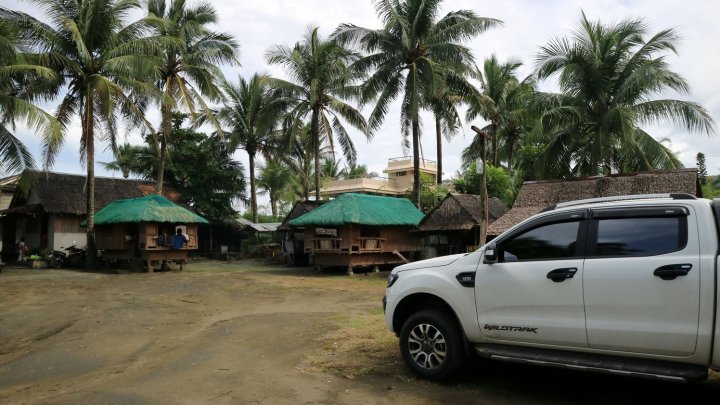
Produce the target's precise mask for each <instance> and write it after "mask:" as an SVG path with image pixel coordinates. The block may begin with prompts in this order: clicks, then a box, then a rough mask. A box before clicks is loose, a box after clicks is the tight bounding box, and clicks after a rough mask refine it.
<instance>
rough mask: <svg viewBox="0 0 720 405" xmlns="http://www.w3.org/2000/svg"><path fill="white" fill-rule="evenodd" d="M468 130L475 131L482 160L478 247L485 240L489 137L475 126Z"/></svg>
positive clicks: (480, 169) (479, 169)
mask: <svg viewBox="0 0 720 405" xmlns="http://www.w3.org/2000/svg"><path fill="white" fill-rule="evenodd" d="M470 129H472V130H473V131H475V132H476V133H477V134H478V135H479V136H480V159H482V164H481V166H480V167H478V168H477V169H478V171H479V172H480V204H481V205H482V207H481V208H482V213H483V214H482V221H481V223H480V245H484V244H485V239H486V238H487V227H488V196H487V177H486V176H487V170H485V169H486V163H485V162H486V161H487V147H486V146H485V143H486V140H487V138H488V137H489V135H488V134H487V133H486V132H485V131H483V130H481V129H480V128H478V127H476V126H475V125H473V126H471V127H470Z"/></svg>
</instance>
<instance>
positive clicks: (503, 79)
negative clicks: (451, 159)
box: [463, 55, 535, 169]
mask: <svg viewBox="0 0 720 405" xmlns="http://www.w3.org/2000/svg"><path fill="white" fill-rule="evenodd" d="M520 66H521V63H519V62H507V63H502V64H501V63H499V62H498V60H497V58H496V57H495V55H493V56H491V57H490V58H488V59H486V60H485V63H484V64H483V70H482V71H481V70H477V71H476V72H475V74H474V76H475V77H477V78H478V80H479V81H480V91H479V92H478V93H476V94H474V95H472V96H471V97H470V98H468V100H467V101H468V109H467V114H466V117H467V119H468V121H470V120H474V119H476V118H477V117H482V118H483V119H485V120H486V121H488V122H489V123H488V125H487V126H486V127H484V128H482V130H483V131H484V132H486V133H488V134H490V135H491V136H492V137H493V139H492V145H491V154H490V156H491V158H492V162H490V163H492V165H493V166H495V167H499V166H500V161H501V155H504V158H505V161H506V162H507V168H508V169H513V155H514V152H515V149H516V146H517V143H518V141H519V140H520V137H521V136H522V135H523V134H524V133H525V132H527V130H528V126H529V125H530V123H531V119H532V116H531V104H532V101H533V95H534V92H535V83H534V81H533V78H532V77H528V78H526V79H525V80H523V81H522V82H521V81H519V80H518V79H517V78H516V76H515V75H516V71H517V69H518V68H519V67H520ZM478 137H479V135H476V136H475V138H474V139H473V141H472V143H471V144H470V146H468V147H467V148H466V149H465V150H464V151H463V163H464V165H468V164H469V163H471V162H473V161H475V159H477V158H478V157H479V156H478V149H479V146H478V145H479V142H480V139H479V138H478ZM502 145H504V149H505V150H504V151H501V150H500V146H502ZM488 160H489V159H488Z"/></svg>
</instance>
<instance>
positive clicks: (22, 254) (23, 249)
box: [15, 236, 28, 263]
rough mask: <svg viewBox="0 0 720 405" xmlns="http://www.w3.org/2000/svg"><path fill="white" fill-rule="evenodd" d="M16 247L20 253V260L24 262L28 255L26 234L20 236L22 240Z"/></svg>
mask: <svg viewBox="0 0 720 405" xmlns="http://www.w3.org/2000/svg"><path fill="white" fill-rule="evenodd" d="M15 249H16V250H17V254H18V262H19V263H24V262H25V260H26V257H25V256H26V255H27V252H28V247H27V245H26V244H25V237H24V236H22V237H20V242H18V243H17V246H16V247H15Z"/></svg>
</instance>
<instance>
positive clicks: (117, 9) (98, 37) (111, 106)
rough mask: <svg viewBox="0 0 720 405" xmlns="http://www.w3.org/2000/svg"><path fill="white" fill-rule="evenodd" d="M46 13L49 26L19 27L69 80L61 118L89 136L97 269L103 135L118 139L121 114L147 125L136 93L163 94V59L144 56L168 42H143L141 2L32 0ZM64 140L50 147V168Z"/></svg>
mask: <svg viewBox="0 0 720 405" xmlns="http://www.w3.org/2000/svg"><path fill="white" fill-rule="evenodd" d="M31 1H32V2H33V3H35V4H37V5H38V8H39V9H41V10H43V12H44V17H45V19H46V20H47V21H48V22H49V23H45V22H41V21H39V20H37V19H35V18H33V17H31V16H29V15H27V14H24V13H15V15H16V16H15V18H14V19H13V21H12V24H13V27H14V28H15V29H17V30H18V32H19V33H20V35H21V36H22V38H23V39H24V41H25V42H26V43H27V44H28V46H30V47H31V48H32V49H34V50H35V51H36V52H41V53H43V54H42V56H41V57H40V59H41V60H42V61H43V62H45V63H46V64H47V66H48V67H50V68H52V69H54V70H55V71H56V72H57V74H58V77H60V78H61V79H62V80H61V81H59V82H58V83H57V86H56V87H55V91H56V94H57V93H59V92H60V91H63V92H64V97H63V99H62V101H61V102H60V105H59V106H58V108H57V111H56V113H55V117H56V119H57V120H58V121H59V122H60V124H61V125H62V127H63V128H65V127H67V125H68V124H69V123H70V121H71V119H72V117H73V116H74V115H76V114H78V115H79V116H80V119H81V126H82V134H81V140H80V157H81V161H84V162H85V164H86V166H87V203H86V208H87V228H86V232H87V245H88V253H89V254H88V261H87V265H88V267H92V266H94V264H95V257H96V250H95V221H94V219H95V137H96V130H98V129H104V131H103V132H104V136H105V137H106V138H108V139H110V141H111V142H114V140H115V135H116V125H117V120H118V115H119V113H121V114H122V115H123V116H131V117H135V119H136V120H138V121H142V120H143V118H142V117H143V114H142V113H143V112H142V111H141V110H140V107H139V106H138V104H136V103H135V102H134V101H135V100H134V99H132V98H131V97H129V95H128V94H129V91H130V90H135V91H138V92H141V93H144V94H155V92H154V90H153V87H152V86H151V85H150V84H148V83H147V82H146V81H144V80H145V79H146V78H148V77H153V73H154V67H155V60H154V59H153V58H151V57H148V56H144V55H151V54H154V53H157V52H158V49H159V48H160V47H161V46H163V45H166V43H164V42H163V41H162V39H160V38H143V37H141V35H142V34H143V33H144V31H145V30H144V28H145V27H147V21H146V20H145V19H143V20H139V21H136V22H134V23H131V24H126V17H127V15H128V14H129V13H131V12H132V11H133V10H134V9H136V8H138V6H139V4H138V3H137V2H135V1H122V0H77V1H57V0H31ZM61 143H62V142H61V141H58V142H54V143H46V144H45V159H46V163H47V164H48V165H49V164H51V163H52V162H53V160H54V157H55V155H56V154H57V152H58V150H59V148H60V145H61Z"/></svg>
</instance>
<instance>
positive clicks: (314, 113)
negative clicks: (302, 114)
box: [310, 107, 320, 201]
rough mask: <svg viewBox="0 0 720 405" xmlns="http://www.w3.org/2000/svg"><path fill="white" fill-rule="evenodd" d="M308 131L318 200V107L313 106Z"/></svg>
mask: <svg viewBox="0 0 720 405" xmlns="http://www.w3.org/2000/svg"><path fill="white" fill-rule="evenodd" d="M310 131H311V133H312V139H313V154H314V155H315V200H316V201H320V109H319V108H317V107H313V110H312V119H311V123H310Z"/></svg>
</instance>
